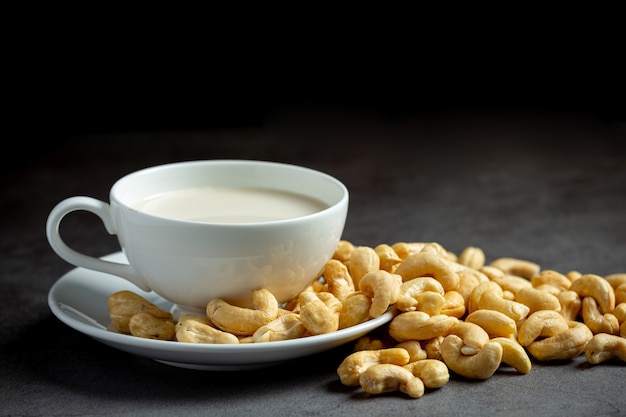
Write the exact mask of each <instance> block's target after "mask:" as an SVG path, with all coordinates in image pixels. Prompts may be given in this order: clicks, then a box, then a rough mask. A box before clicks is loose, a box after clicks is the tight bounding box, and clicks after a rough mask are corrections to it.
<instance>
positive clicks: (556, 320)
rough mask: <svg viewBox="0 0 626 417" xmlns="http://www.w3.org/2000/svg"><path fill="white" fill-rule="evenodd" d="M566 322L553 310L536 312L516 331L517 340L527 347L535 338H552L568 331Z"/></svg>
mask: <svg viewBox="0 0 626 417" xmlns="http://www.w3.org/2000/svg"><path fill="white" fill-rule="evenodd" d="M568 323H569V322H568V320H566V319H565V318H563V316H561V315H560V314H559V313H558V312H556V311H554V310H541V311H536V312H534V313H533V314H531V315H530V316H528V318H527V319H526V320H525V321H524V323H522V325H521V326H520V328H519V329H518V331H517V340H518V341H519V342H520V344H521V345H522V346H528V345H530V344H531V343H533V342H534V341H535V339H537V338H544V337H553V336H556V335H558V334H561V333H563V332H566V331H567V330H568V329H569V325H568Z"/></svg>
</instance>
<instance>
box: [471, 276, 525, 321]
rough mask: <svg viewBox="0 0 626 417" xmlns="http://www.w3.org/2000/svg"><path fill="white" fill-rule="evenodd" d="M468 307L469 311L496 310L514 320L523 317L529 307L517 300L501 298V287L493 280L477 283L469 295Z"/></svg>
mask: <svg viewBox="0 0 626 417" xmlns="http://www.w3.org/2000/svg"><path fill="white" fill-rule="evenodd" d="M469 303H470V304H469V307H470V308H469V309H468V311H469V312H470V313H471V312H473V311H476V310H482V309H486V310H496V311H499V312H501V313H504V314H506V315H507V316H509V317H511V318H512V319H513V320H515V322H519V321H520V320H522V319H524V318H525V317H526V316H527V315H528V313H529V312H530V308H529V307H528V306H526V305H524V304H522V303H518V302H517V301H512V300H506V299H504V298H503V291H502V288H500V286H499V285H498V284H496V283H495V282H493V281H487V282H483V283H481V284H479V285H478V286H477V287H476V288H475V289H474V291H472V294H471V296H470V300H469Z"/></svg>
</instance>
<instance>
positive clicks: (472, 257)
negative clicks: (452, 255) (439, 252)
mask: <svg viewBox="0 0 626 417" xmlns="http://www.w3.org/2000/svg"><path fill="white" fill-rule="evenodd" d="M457 262H458V263H460V264H461V265H465V266H468V267H470V268H472V269H480V268H482V267H483V266H485V252H483V250H482V249H481V248H477V247H474V246H468V247H466V248H465V249H463V252H461V254H460V255H459V259H458V260H457Z"/></svg>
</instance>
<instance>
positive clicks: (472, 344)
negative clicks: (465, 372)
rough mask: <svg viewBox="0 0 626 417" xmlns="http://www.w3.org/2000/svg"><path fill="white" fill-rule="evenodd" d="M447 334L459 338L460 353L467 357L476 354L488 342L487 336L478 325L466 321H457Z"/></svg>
mask: <svg viewBox="0 0 626 417" xmlns="http://www.w3.org/2000/svg"><path fill="white" fill-rule="evenodd" d="M448 334H453V335H456V336H458V337H460V338H461V340H462V341H463V345H462V346H461V353H462V354H463V355H468V356H469V355H475V354H477V353H478V352H480V350H481V349H482V348H483V347H484V346H485V345H486V344H487V343H488V342H489V334H488V333H487V332H486V331H485V330H484V329H483V328H482V327H480V326H479V325H477V324H474V323H471V322H468V321H458V322H457V323H456V325H454V326H453V327H452V328H451V329H450V330H449V331H448Z"/></svg>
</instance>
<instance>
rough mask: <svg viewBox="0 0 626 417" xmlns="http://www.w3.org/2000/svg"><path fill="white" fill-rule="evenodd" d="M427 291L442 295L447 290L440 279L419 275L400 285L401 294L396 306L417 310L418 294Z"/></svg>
mask: <svg viewBox="0 0 626 417" xmlns="http://www.w3.org/2000/svg"><path fill="white" fill-rule="evenodd" d="M425 291H430V292H436V293H439V294H440V295H441V296H442V297H443V295H444V294H445V290H444V289H443V286H442V285H441V283H440V282H439V281H437V280H436V279H435V278H432V277H418V278H413V279H410V280H407V281H405V282H403V283H402V284H401V285H400V294H399V296H398V300H397V301H396V307H397V308H398V310H400V311H415V310H417V306H418V304H419V303H418V300H417V296H418V295H419V294H421V293H423V292H425Z"/></svg>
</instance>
